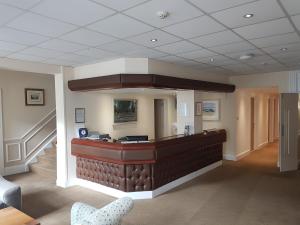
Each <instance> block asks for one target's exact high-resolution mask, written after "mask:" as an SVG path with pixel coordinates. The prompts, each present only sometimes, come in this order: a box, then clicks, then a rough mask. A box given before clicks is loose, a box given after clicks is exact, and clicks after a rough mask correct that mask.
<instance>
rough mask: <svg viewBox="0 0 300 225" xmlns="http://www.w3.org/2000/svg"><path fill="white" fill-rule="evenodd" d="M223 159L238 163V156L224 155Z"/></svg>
mask: <svg viewBox="0 0 300 225" xmlns="http://www.w3.org/2000/svg"><path fill="white" fill-rule="evenodd" d="M223 159H225V160H230V161H236V156H234V155H229V154H224V155H223Z"/></svg>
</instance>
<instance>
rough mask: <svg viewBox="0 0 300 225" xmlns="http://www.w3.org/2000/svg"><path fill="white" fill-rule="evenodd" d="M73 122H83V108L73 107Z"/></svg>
mask: <svg viewBox="0 0 300 225" xmlns="http://www.w3.org/2000/svg"><path fill="white" fill-rule="evenodd" d="M75 123H85V108H75Z"/></svg>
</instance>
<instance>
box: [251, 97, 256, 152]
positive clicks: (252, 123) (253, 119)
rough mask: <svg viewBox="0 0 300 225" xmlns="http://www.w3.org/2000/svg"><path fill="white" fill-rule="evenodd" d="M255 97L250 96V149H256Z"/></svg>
mask: <svg viewBox="0 0 300 225" xmlns="http://www.w3.org/2000/svg"><path fill="white" fill-rule="evenodd" d="M254 140H255V97H251V98H250V151H253V150H255V144H254V143H255V141H254Z"/></svg>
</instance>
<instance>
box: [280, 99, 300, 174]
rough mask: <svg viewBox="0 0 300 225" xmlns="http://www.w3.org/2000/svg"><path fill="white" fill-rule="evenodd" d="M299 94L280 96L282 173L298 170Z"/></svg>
mask: <svg viewBox="0 0 300 225" xmlns="http://www.w3.org/2000/svg"><path fill="white" fill-rule="evenodd" d="M297 135H298V94H295V93H289V94H286V93H284V94H280V150H279V151H280V152H279V165H280V171H281V172H285V171H293V170H297V169H298V148H297V146H298V143H297Z"/></svg>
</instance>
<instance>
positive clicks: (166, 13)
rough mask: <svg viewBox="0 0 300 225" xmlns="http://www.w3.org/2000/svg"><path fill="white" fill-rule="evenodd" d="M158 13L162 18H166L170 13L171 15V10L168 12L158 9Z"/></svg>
mask: <svg viewBox="0 0 300 225" xmlns="http://www.w3.org/2000/svg"><path fill="white" fill-rule="evenodd" d="M156 15H157V16H158V17H159V18H160V19H162V20H163V19H166V18H167V17H168V16H169V15H170V13H169V12H167V11H158V12H157V13H156Z"/></svg>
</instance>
